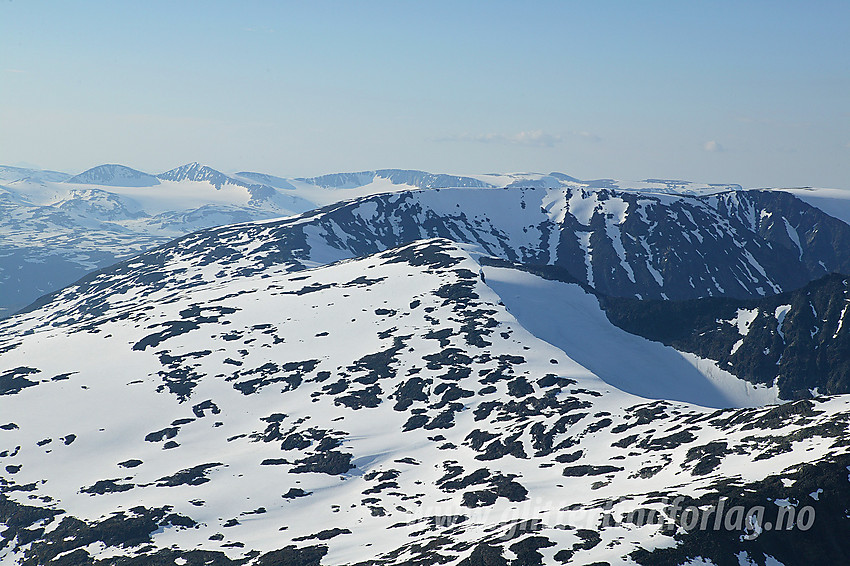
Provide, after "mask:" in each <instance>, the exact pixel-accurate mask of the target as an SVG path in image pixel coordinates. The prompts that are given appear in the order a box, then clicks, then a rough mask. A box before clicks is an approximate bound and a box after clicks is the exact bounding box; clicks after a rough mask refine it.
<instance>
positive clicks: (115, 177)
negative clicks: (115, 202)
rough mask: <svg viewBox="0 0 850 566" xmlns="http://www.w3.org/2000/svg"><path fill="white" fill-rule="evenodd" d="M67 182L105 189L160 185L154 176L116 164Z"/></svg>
mask: <svg viewBox="0 0 850 566" xmlns="http://www.w3.org/2000/svg"><path fill="white" fill-rule="evenodd" d="M65 182H66V183H77V184H81V185H101V186H105V187H153V186H154V185H158V184H159V180H158V179H157V178H156V177H154V176H153V175H148V174H147V173H143V172H142V171H137V170H135V169H131V168H130V167H126V166H124V165H116V164H107V165H98V166H97V167H92V168H91V169H89V170H87V171H83V172H82V173H80V174H79V175H74V176H73V177H71V178H70V179H67V180H66V181H65Z"/></svg>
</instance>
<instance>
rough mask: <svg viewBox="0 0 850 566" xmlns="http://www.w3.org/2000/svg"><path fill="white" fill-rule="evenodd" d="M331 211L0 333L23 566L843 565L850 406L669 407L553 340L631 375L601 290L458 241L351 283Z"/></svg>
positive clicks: (430, 243)
mask: <svg viewBox="0 0 850 566" xmlns="http://www.w3.org/2000/svg"><path fill="white" fill-rule="evenodd" d="M443 192H448V191H441V193H443ZM366 200H367V201H368V202H374V201H372V200H370V199H366ZM345 206H350V205H344V206H342V207H340V209H344V208H345ZM333 214H334V210H325V211H322V212H320V213H311V214H307V215H302V216H300V217H297V218H294V219H291V220H287V221H278V222H273V223H260V224H249V225H243V226H240V227H238V228H235V227H234V228H218V229H213V230H208V231H206V232H205V233H201V234H196V235H192V236H188V237H185V238H182V239H180V240H178V241H176V242H174V243H173V244H170V245H168V246H165V247H162V248H159V249H158V250H155V251H151V252H147V253H145V254H142V255H140V256H138V257H136V258H134V259H131V260H127V261H125V262H124V263H122V264H120V265H118V266H116V267H114V268H109V269H106V270H102V271H101V272H99V273H96V274H92V275H91V276H90V277H88V278H87V279H86V280H85V281H83V282H81V283H80V284H78V285H74V286H71V287H69V288H67V289H65V290H63V291H61V292H60V293H58V294H57V295H55V296H54V297H53V298H52V299H51V300H49V301H47V302H45V304H44V305H42V306H41V307H39V308H36V309H34V310H32V311H30V312H28V313H25V314H21V315H17V316H15V317H12V318H9V319H7V320H5V321H0V350H2V352H3V353H2V356H0V364H2V367H0V395H2V397H0V399H2V403H3V417H2V419H0V421H2V424H0V450H2V451H0V459H2V461H0V464H2V466H3V469H5V473H4V474H2V476H0V477H2V480H3V482H2V485H0V492H2V493H0V522H2V523H3V524H5V527H6V528H5V529H4V530H2V531H0V541H2V542H0V561H3V563H15V561H18V560H20V561H21V563H24V564H29V563H32V564H48V563H57V564H62V563H70V564H106V563H120V564H154V563H176V564H212V565H230V564H244V563H248V564H259V565H269V564H299V565H301V564H386V565H390V564H398V565H401V564H422V565H426V564H464V565H466V564H505V565H507V564H510V565H512V566H514V565H515V566H522V565H526V564H544V563H545V564H561V563H582V564H590V563H608V564H693V563H700V564H718V565H720V564H726V563H729V561H730V560H734V561H736V562H738V563H743V564H757V563H765V561H766V560H767V561H773V562H771V563H780V564H802V563H824V564H825V563H842V562H844V561H846V559H847V556H848V547H847V538H846V537H845V536H844V534H846V529H847V520H848V519H847V515H846V512H845V508H846V501H847V497H848V496H850V482H848V481H847V466H848V465H850V456H848V445H847V442H846V438H847V433H848V431H847V427H848V423H850V398H847V397H843V396H842V397H836V398H831V399H827V398H817V399H812V400H804V401H798V402H796V403H794V404H788V405H781V406H778V407H765V408H747V409H727V410H716V409H713V408H702V407H700V406H697V405H693V404H685V403H681V402H669V401H647V400H646V399H643V398H640V397H636V396H634V395H631V394H629V393H626V392H623V391H621V390H620V389H618V388H616V387H614V386H612V384H611V383H609V382H606V381H605V380H604V379H601V377H602V376H600V375H597V374H596V373H595V372H594V371H593V370H592V369H590V368H588V367H587V366H586V365H585V364H584V363H583V362H579V361H578V360H577V359H576V358H574V357H573V356H572V355H571V354H568V353H567V352H565V351H564V350H563V349H562V348H561V347H560V345H557V346H556V345H553V343H552V342H549V341H544V340H541V339H540V337H539V335H545V334H546V333H547V332H548V333H549V334H550V335H554V334H557V333H558V332H559V329H560V330H564V327H569V326H576V328H574V329H571V330H567V331H566V332H564V333H563V334H562V338H563V339H564V340H563V344H567V343H569V342H570V339H569V337H570V335H571V334H570V333H572V335H574V336H578V335H586V338H587V343H589V344H594V347H595V349H596V350H595V354H596V357H600V356H603V355H605V354H606V353H607V355H608V357H609V358H616V357H617V355H618V352H619V350H621V349H622V347H623V342H622V341H621V339H620V338H619V336H620V335H619V334H616V333H613V334H612V333H611V332H607V331H606V330H605V328H604V327H602V326H601V325H600V322H599V321H600V320H601V319H600V318H599V317H595V315H591V314H590V311H591V310H592V309H593V308H596V309H598V303H596V300H595V298H594V297H593V296H592V295H588V294H587V292H586V290H585V289H583V288H582V287H581V286H580V285H578V284H575V283H572V284H571V283H562V282H558V281H552V280H551V279H544V278H541V277H540V276H538V275H535V274H534V273H531V272H529V271H527V270H518V269H514V268H511V267H510V266H508V265H507V264H505V263H504V262H502V263H500V262H499V261H496V260H493V261H484V260H483V259H482V257H483V256H482V255H481V254H482V252H485V250H484V249H483V246H481V245H478V246H476V245H459V244H456V243H454V242H451V241H449V240H446V239H425V240H418V241H414V242H412V243H408V244H403V245H401V246H399V247H393V248H390V249H385V250H383V251H376V252H371V253H368V255H365V256H361V257H358V258H354V259H348V260H343V261H334V262H333V263H329V262H330V261H332V259H334V258H332V257H330V250H331V249H335V248H331V247H330V246H329V245H328V243H327V240H326V238H325V237H324V235H323V234H322V233H321V232H319V231H318V230H311V229H310V227H311V226H315V225H316V224H315V222H316V221H315V219H316V217H317V216H328V217H329V216H332V215H333ZM311 223H312V224H311ZM281 225H287V226H289V227H290V228H291V227H292V226H301V225H303V226H304V227H305V228H304V230H303V231H301V232H297V231H293V230H290V231H289V232H286V231H284V230H282V226H281ZM319 225H321V223H319ZM326 225H328V224H326ZM302 236H303V237H302ZM213 239H214V240H215V241H216V242H217V243H216V244H215V245H211V244H210V242H212V241H213ZM295 246H299V247H300V248H301V249H303V250H304V251H305V257H306V256H307V255H309V256H310V257H313V259H312V260H311V261H312V263H311V265H309V266H308V265H304V263H305V262H306V260H305V259H301V260H297V259H296V260H295V261H284V260H283V256H281V255H277V256H276V255H275V253H276V252H279V250H280V249H281V248H283V247H295ZM322 250H323V251H324V252H326V253H325V256H324V258H323V259H321V260H320V259H319V252H320V251H322ZM295 255H298V254H295ZM297 261H300V262H301V264H296V262H297ZM553 286H554V287H553ZM553 289H554V290H555V292H554V294H553V293H552V292H551V291H552V290H553ZM553 296H558V297H560V303H561V304H560V305H558V306H557V308H552V309H550V310H549V311H548V313H547V311H545V310H544V309H541V308H540V307H539V305H536V304H535V302H536V301H538V300H539V299H541V298H543V299H544V300H545V298H546V297H550V298H551V297H553ZM594 305H596V306H594ZM535 309H536V310H535ZM571 311H572V312H574V313H576V314H573V315H569V313H570V312H571ZM515 313H516V315H515ZM530 315H533V318H534V319H535V320H536V321H537V322H536V327H535V328H534V329H533V331H531V332H530V331H529V329H528V328H527V327H526V325H525V324H523V322H522V319H523V318H525V317H528V316H530ZM553 341H554V340H553ZM638 344H639V342H634V343H632V344H631V346H629V347H630V348H631V349H633V350H635V351H634V352H632V353H631V354H629V355H632V356H637V355H643V356H644V358H643V359H645V360H650V359H651V356H653V355H654V354H653V352H655V354H658V352H659V351H660V349H663V348H664V347H663V346H661V345H659V344H657V343H652V342H649V341H646V340H644V341H643V342H642V343H641V344H643V346H640V345H638ZM575 348H576V351H578V350H580V349H583V348H584V346H582V345H581V344H578V345H576V346H575ZM641 348H643V352H642V354H641V353H640V352H637V350H639V349H641ZM92 352H98V355H97V356H92ZM658 355H660V354H658ZM633 359H635V358H629V357H627V358H626V359H624V360H623V361H622V367H621V370H623V371H628V372H629V373H628V374H626V373H624V374H623V375H621V378H622V379H623V380H624V383H625V381H628V380H632V381H633V382H635V383H637V384H642V385H644V386H647V383H646V382H650V383H652V382H655V385H654V388H655V390H656V392H657V393H658V394H659V395H663V394H664V392H665V390H666V389H667V387H668V382H669V380H668V376H664V375H658V370H659V367H657V366H648V367H641V366H639V365H634V364H633V363H631V361H632V360H633ZM611 367H612V365H611V363H610V362H609V363H608V365H607V366H606V368H607V369H609V370H610V368H611ZM621 385H622V384H621ZM649 387H650V388H651V387H652V385H649ZM695 394H697V395H698V394H700V392H699V391H697V392H695ZM679 498H681V499H679ZM721 498H725V499H721ZM719 501H723V502H724V503H722V505H724V506H725V507H724V508H725V509H726V511H723V510H722V509H720V510H715V512H716V513H717V514H719V515H721V517H722V519H723V520H722V521H721V522H720V527H719V528H717V529H716V530H715V529H714V528H702V529H701V528H699V527H698V525H699V523H700V521H702V518H701V516H700V513H701V512H702V513H709V512H711V509H712V506H716V505H719V503H718V502H719ZM730 509H739V511H733V512H729V510H730ZM686 510H690V511H686ZM700 510H702V511H700ZM789 514H791V516H792V520H791V528H790V529H789V530H785V529H782V530H775V529H773V528H772V526H773V525H777V524H781V525H783V526H785V525H787V524H788V516H789ZM692 515H693V516H696V517H697V520H696V521H693V520H692ZM668 517H669V518H668ZM810 519H811V521H810ZM714 521H715V519H714V517H710V516H708V515H706V518H705V520H704V522H705V524H706V525H713V524H714ZM665 523H667V525H666V526H665ZM727 525H728V526H727ZM768 525H770V526H768ZM812 557H814V559H813V558H812ZM807 560H808V562H807Z"/></svg>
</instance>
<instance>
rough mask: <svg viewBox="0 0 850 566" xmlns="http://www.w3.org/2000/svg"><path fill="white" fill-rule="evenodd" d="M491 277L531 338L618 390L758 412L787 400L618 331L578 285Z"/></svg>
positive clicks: (491, 272) (488, 272)
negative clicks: (746, 408) (533, 336)
mask: <svg viewBox="0 0 850 566" xmlns="http://www.w3.org/2000/svg"><path fill="white" fill-rule="evenodd" d="M484 274H485V276H486V280H487V284H488V286H490V287H491V288H492V289H493V290H494V291H496V292H497V293H498V294H499V296H500V297H501V299H502V302H504V303H505V306H506V307H507V309H508V311H509V312H510V313H511V314H512V315H513V316H514V317H516V319H517V321H518V322H519V323H520V324H522V326H523V327H524V328H525V329H526V330H528V331H529V332H531V333H532V334H533V335H535V336H536V337H537V338H540V339H542V340H545V341H546V342H548V343H550V344H552V345H554V346H556V347H558V348H559V349H561V350H563V351H564V352H565V353H566V354H567V355H568V356H570V358H572V359H573V360H575V361H576V362H578V363H579V364H581V365H582V366H583V367H586V368H588V369H589V370H590V371H592V372H593V373H594V374H595V375H598V376H599V377H601V378H602V379H603V380H605V381H606V382H607V383H609V384H611V385H613V386H614V387H616V388H617V389H620V390H622V391H627V392H629V393H632V394H634V395H638V396H640V397H646V398H648V399H668V400H674V401H685V402H689V403H694V404H697V405H703V406H707V407H754V406H762V405H767V404H772V403H776V402H778V400H779V399H778V396H777V393H776V391H775V390H773V389H768V388H766V387H764V386H754V385H752V384H750V383H748V382H746V381H744V380H741V379H738V378H736V377H734V376H733V375H731V374H728V373H727V372H724V371H722V370H720V369H719V368H718V367H717V365H716V364H714V363H712V362H711V361H708V360H703V361H702V363H699V360H697V359H694V358H693V357H688V356H687V355H685V354H682V353H680V352H678V351H676V350H674V349H673V348H671V347H669V346H664V345H662V344H660V343H658V342H652V341H650V340H647V339H645V338H641V337H640V336H635V335H634V334H629V333H627V332H625V331H623V330H621V329H619V328H617V327H616V326H614V325H612V324H611V323H610V322H609V321H608V318H607V317H606V315H605V312H604V311H603V310H602V309H601V308H600V307H599V303H598V301H597V299H596V297H595V296H594V295H591V294H589V293H587V292H585V291H584V290H583V289H582V288H581V287H579V286H578V285H575V284H570V283H562V282H560V281H548V280H545V279H542V278H540V277H538V276H535V275H531V274H529V273H524V272H522V271H518V270H515V269H508V268H502V267H492V266H487V267H484Z"/></svg>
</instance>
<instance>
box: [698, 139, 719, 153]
mask: <svg viewBox="0 0 850 566" xmlns="http://www.w3.org/2000/svg"><path fill="white" fill-rule="evenodd" d="M702 149H703V150H705V151H708V152H711V153H717V152H720V151H723V146H722V145H720V144H719V143H717V142H716V141H714V140H711V141H707V142H705V143H704V144H702Z"/></svg>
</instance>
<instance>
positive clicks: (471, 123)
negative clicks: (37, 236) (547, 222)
mask: <svg viewBox="0 0 850 566" xmlns="http://www.w3.org/2000/svg"><path fill="white" fill-rule="evenodd" d="M848 30H850V1H848V0H834V1H817V0H809V1H805V2H803V1H799V2H797V1H782V0H770V1H756V0H747V1H740V0H735V1H728V2H727V1H708V0H706V1H695V0H693V1H692V0H671V1H653V0H641V1H637V0H623V1H619V2H614V1H606V0H592V1H591V0H587V1H583V2H578V1H567V0H564V1H537V2H533V1H532V2H519V1H512V2H504V1H499V0H487V1H478V2H474V1H463V0H454V1H442V0H429V1H427V2H419V1H402V0H396V1H355V0H348V1H339V2H330V1H321V0H316V1H310V2H307V1H304V2H272V1H250V0H242V1H239V2H237V1H232V2H224V1H215V0H207V1H204V2H193V1H179V0H174V1H158V0H146V1H131V0H120V1H118V0H116V1H105V0H88V1H77V0H61V1H60V0H54V1H44V0H0V163H2V164H7V165H8V164H12V165H14V164H20V163H31V164H36V165H38V166H41V167H44V168H51V169H58V170H64V171H68V172H72V173H73V172H79V171H82V170H84V169H86V168H88V167H91V166H94V165H98V164H101V163H122V164H125V165H128V166H131V167H135V168H137V169H141V170H144V171H147V172H151V173H158V172H162V171H164V170H167V169H170V168H172V167H175V166H177V165H180V164H182V163H185V162H188V161H200V162H203V163H206V164H208V165H211V166H213V167H216V168H218V169H221V170H224V171H235V170H255V171H262V172H267V173H272V174H278V175H285V176H306V175H315V174H320V173H330V172H338V171H355V170H366V169H375V168H390V167H394V168H411V169H424V170H428V171H432V172H444V173H487V172H508V171H537V172H544V173H545V172H549V171H561V172H564V173H568V174H570V175H573V176H576V177H579V178H584V179H592V178H602V177H615V178H620V179H632V180H636V179H644V178H652V177H655V178H658V177H663V178H680V179H690V180H695V181H703V182H718V183H720V182H730V183H741V184H743V185H744V186H749V187H756V186H801V185H813V186H826V187H841V188H847V189H850V39H848V37H850V33H849V32H848Z"/></svg>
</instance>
